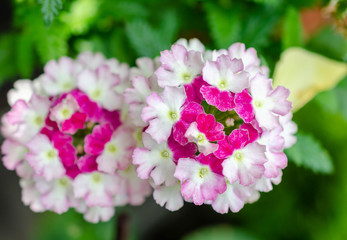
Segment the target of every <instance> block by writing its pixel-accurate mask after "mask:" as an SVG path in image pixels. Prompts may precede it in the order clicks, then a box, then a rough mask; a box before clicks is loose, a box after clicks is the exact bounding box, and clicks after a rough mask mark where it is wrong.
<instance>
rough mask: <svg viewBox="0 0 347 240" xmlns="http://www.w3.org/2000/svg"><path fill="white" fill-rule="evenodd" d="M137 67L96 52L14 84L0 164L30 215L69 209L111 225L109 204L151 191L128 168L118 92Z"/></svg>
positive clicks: (130, 142)
mask: <svg viewBox="0 0 347 240" xmlns="http://www.w3.org/2000/svg"><path fill="white" fill-rule="evenodd" d="M136 70H137V72H140V73H141V74H143V72H142V71H140V70H139V69H137V68H136V69H132V70H131V69H130V68H129V67H128V65H126V64H121V63H119V62H118V61H117V60H116V59H108V60H107V59H105V58H104V56H102V55H101V54H92V53H82V54H80V55H79V56H78V57H77V59H76V60H73V59H71V58H68V57H62V58H60V59H59V60H58V61H54V60H52V61H50V62H48V63H47V64H46V66H45V67H44V73H43V74H42V75H41V76H40V77H39V78H37V79H35V80H34V81H30V80H19V81H17V82H16V83H15V84H14V89H12V90H10V91H9V93H8V102H9V104H10V106H11V110H10V111H9V112H8V113H6V114H5V115H4V116H3V117H2V128H1V131H2V135H3V136H4V137H5V138H6V139H5V141H4V143H3V144H2V147H1V150H2V153H3V154H4V157H3V163H4V165H5V166H6V167H7V168H8V169H10V170H16V172H17V174H18V175H19V176H20V178H21V180H20V185H21V187H22V200H23V202H24V204H26V205H29V206H30V208H31V209H32V210H33V211H35V212H41V211H45V210H50V211H54V212H57V213H59V214H60V213H63V212H66V211H67V210H68V209H69V208H74V209H76V210H77V211H78V212H81V213H83V214H84V217H85V219H86V220H87V221H90V222H98V221H107V220H109V219H110V218H111V217H112V216H113V214H114V211H115V206H121V205H125V204H131V205H140V204H142V203H143V202H144V200H145V198H146V197H147V196H148V195H150V194H151V191H152V189H151V186H150V184H149V183H148V181H144V180H142V179H140V178H138V177H137V174H136V167H135V166H134V165H132V164H131V162H132V153H133V150H134V148H135V147H136V146H137V142H136V141H137V140H136V131H137V130H136V128H135V127H134V126H132V125H130V124H129V122H130V121H129V120H128V119H127V116H126V112H127V109H126V107H124V105H125V104H124V100H123V93H124V90H125V89H126V88H128V87H130V84H129V83H130V81H129V77H130V75H131V76H134V75H136Z"/></svg>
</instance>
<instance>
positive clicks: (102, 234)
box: [30, 210, 116, 240]
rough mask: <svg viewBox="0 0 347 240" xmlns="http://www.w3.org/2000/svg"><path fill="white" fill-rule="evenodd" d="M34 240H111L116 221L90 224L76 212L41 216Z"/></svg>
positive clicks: (70, 211)
mask: <svg viewBox="0 0 347 240" xmlns="http://www.w3.org/2000/svg"><path fill="white" fill-rule="evenodd" d="M35 226H36V229H34V231H33V233H34V234H33V236H32V237H31V238H30V239H32V240H47V239H49V240H62V239H64V240H110V239H112V237H113V235H114V231H115V228H116V226H115V224H114V219H112V220H110V221H108V222H105V223H97V224H93V223H89V222H87V221H85V220H84V219H83V216H82V215H81V214H79V213H77V212H75V211H74V210H69V211H68V212H66V213H64V214H61V215H58V214H56V213H44V214H42V215H40V217H39V219H38V222H37V224H36V225H35Z"/></svg>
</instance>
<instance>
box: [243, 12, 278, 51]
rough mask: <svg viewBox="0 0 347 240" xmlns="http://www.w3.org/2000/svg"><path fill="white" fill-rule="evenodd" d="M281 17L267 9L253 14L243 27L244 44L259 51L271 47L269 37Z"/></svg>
mask: <svg viewBox="0 0 347 240" xmlns="http://www.w3.org/2000/svg"><path fill="white" fill-rule="evenodd" d="M278 18H279V16H278V14H277V13H276V12H274V11H272V10H270V11H269V10H267V9H263V8H262V9H259V10H258V11H256V12H254V13H252V14H251V15H250V16H249V18H248V19H247V22H246V23H245V26H244V27H243V34H242V40H241V41H242V42H244V43H245V44H246V46H247V47H254V48H256V49H257V50H259V49H260V48H262V47H264V46H266V45H269V42H270V38H269V35H270V33H271V31H272V29H273V28H274V26H275V24H276V23H277V20H278Z"/></svg>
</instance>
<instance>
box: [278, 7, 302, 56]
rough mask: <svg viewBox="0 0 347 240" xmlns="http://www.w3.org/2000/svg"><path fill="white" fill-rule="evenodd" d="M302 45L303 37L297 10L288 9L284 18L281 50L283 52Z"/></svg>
mask: <svg viewBox="0 0 347 240" xmlns="http://www.w3.org/2000/svg"><path fill="white" fill-rule="evenodd" d="M302 45H303V37H302V26H301V20H300V14H299V12H298V10H297V9H295V8H293V7H289V8H288V9H287V12H286V15H285V18H284V24H283V34H282V48H283V50H284V49H286V48H289V47H294V46H302Z"/></svg>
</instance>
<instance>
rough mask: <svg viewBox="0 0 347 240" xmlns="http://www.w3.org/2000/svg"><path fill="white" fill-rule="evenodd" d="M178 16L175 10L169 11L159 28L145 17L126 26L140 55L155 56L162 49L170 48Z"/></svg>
mask: <svg viewBox="0 0 347 240" xmlns="http://www.w3.org/2000/svg"><path fill="white" fill-rule="evenodd" d="M177 28H178V25H177V17H176V15H175V13H174V12H172V11H167V12H165V13H164V15H163V18H162V19H161V25H160V26H159V27H158V28H155V27H152V26H151V24H149V22H147V21H146V20H144V19H136V20H134V21H132V22H130V23H128V24H127V26H126V35H127V37H128V39H129V41H130V43H131V45H132V46H133V49H134V50H135V51H136V52H137V53H138V55H139V56H148V57H155V56H158V55H160V51H162V50H165V49H168V48H169V47H170V46H171V44H172V43H173V41H174V40H175V36H176V32H177Z"/></svg>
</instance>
